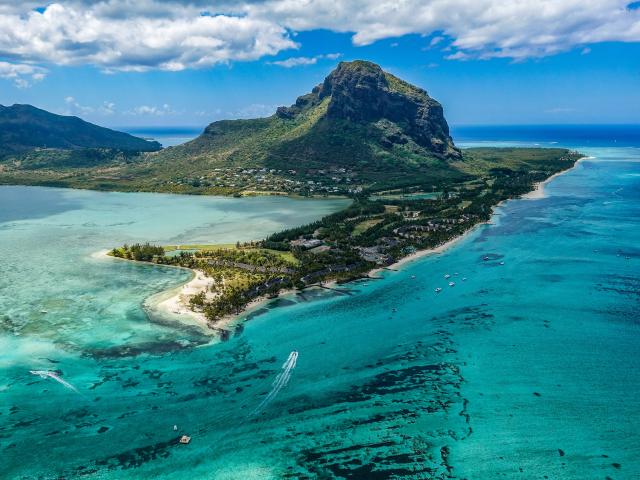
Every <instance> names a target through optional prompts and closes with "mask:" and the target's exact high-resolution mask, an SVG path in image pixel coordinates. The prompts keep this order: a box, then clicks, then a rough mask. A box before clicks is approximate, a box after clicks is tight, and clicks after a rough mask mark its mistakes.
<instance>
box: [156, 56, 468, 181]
mask: <svg viewBox="0 0 640 480" xmlns="http://www.w3.org/2000/svg"><path fill="white" fill-rule="evenodd" d="M460 158H461V154H460V151H459V150H458V149H457V148H456V147H455V145H454V144H453V141H452V139H451V137H450V136H449V127H448V125H447V122H446V120H445V119H444V115H443V111H442V106H441V105H440V104H439V103H438V102H437V101H435V100H434V99H432V98H431V97H429V95H427V92H426V91H424V90H423V89H421V88H418V87H415V86H413V85H411V84H409V83H407V82H405V81H403V80H400V79H399V78H397V77H395V76H393V75H391V74H390V73H387V72H384V71H383V70H382V68H380V67H379V66H378V65H376V64H374V63H371V62H367V61H354V62H342V63H340V64H339V65H338V67H337V68H336V69H335V70H334V71H332V72H331V73H330V74H329V75H328V76H327V77H326V79H325V80H324V82H323V83H321V84H320V85H318V86H316V87H315V88H314V89H313V90H312V91H311V93H308V94H306V95H303V96H301V97H299V98H298V99H297V100H296V103H295V104H293V105H291V106H290V107H280V108H278V110H277V111H276V112H275V114H274V115H272V116H271V117H268V118H259V119H252V120H224V121H218V122H214V123H212V124H211V125H209V126H208V127H207V128H206V129H205V131H204V133H203V134H202V135H200V136H199V137H198V138H196V139H194V140H192V141H191V142H188V143H186V144H184V145H180V146H177V147H172V148H168V149H166V150H164V151H163V152H161V153H160V154H158V155H157V157H156V160H157V161H158V162H162V161H163V160H169V161H171V162H172V163H174V164H175V162H180V161H184V162H185V164H187V165H185V167H186V168H187V170H193V169H194V168H198V167H201V166H205V165H206V166H207V167H237V166H244V167H267V168H275V169H285V170H286V169H291V168H323V167H327V166H344V167H349V168H354V169H357V170H359V171H366V170H370V171H379V170H389V169H397V168H400V169H402V170H407V169H409V170H414V169H416V168H421V167H429V168H434V169H437V168H445V169H446V168H447V162H448V161H450V160H457V159H460Z"/></svg>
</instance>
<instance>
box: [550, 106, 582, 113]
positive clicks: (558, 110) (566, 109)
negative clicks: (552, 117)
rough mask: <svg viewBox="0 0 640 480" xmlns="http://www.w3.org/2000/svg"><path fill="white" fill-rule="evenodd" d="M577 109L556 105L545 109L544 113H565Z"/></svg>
mask: <svg viewBox="0 0 640 480" xmlns="http://www.w3.org/2000/svg"><path fill="white" fill-rule="evenodd" d="M575 111H576V109H575V108H569V107H554V108H550V109H548V110H545V111H544V113H553V114H563V113H573V112H575Z"/></svg>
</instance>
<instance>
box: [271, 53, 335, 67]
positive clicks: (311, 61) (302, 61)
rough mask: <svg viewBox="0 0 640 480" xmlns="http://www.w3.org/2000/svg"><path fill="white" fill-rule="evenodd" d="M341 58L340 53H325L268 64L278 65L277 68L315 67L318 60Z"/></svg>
mask: <svg viewBox="0 0 640 480" xmlns="http://www.w3.org/2000/svg"><path fill="white" fill-rule="evenodd" d="M341 56H342V54H341V53H327V54H325V55H316V56H315V57H291V58H287V59H286V60H278V61H276V62H270V63H271V65H278V66H279V67H284V68H291V67H299V66H301V65H315V64H316V63H318V60H321V59H327V60H337V59H338V58H340V57H341Z"/></svg>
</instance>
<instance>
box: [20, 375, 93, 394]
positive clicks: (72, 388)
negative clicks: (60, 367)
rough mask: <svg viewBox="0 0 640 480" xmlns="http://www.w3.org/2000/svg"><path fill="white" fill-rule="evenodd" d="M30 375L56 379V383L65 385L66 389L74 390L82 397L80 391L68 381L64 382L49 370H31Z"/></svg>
mask: <svg viewBox="0 0 640 480" xmlns="http://www.w3.org/2000/svg"><path fill="white" fill-rule="evenodd" d="M29 373H31V374H32V375H38V376H39V377H40V378H45V379H46V378H52V379H54V380H55V381H56V382H58V383H60V384H62V385H64V386H65V387H67V388H68V389H70V390H73V391H74V392H76V393H79V394H80V395H82V394H81V393H80V392H79V391H78V389H77V388H76V387H74V386H73V385H71V384H70V383H69V382H67V381H66V380H63V379H62V378H60V377H59V376H58V375H57V374H56V373H55V372H51V371H49V370H29Z"/></svg>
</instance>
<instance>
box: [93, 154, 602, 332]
mask: <svg viewBox="0 0 640 480" xmlns="http://www.w3.org/2000/svg"><path fill="white" fill-rule="evenodd" d="M588 158H592V157H587V156H584V157H581V158H579V159H578V160H576V162H575V163H574V164H573V166H572V167H571V168H568V169H566V170H562V171H560V172H556V173H554V174H553V175H551V176H550V177H548V178H546V179H545V180H543V181H542V182H538V183H536V184H534V185H533V190H531V191H530V192H527V193H525V194H524V195H521V196H520V197H516V198H509V199H506V200H502V201H501V202H499V203H497V204H496V205H494V206H493V207H492V211H491V217H493V216H494V215H495V210H496V209H497V208H499V207H500V206H502V205H503V204H504V203H506V202H508V201H511V200H537V199H541V198H545V197H546V194H545V191H544V187H545V186H546V185H547V184H549V183H550V182H551V181H552V180H554V179H555V178H556V177H559V176H560V175H563V174H565V173H567V172H569V171H571V170H573V169H574V168H575V167H576V165H578V164H579V163H580V162H581V161H583V160H586V159H588ZM491 223H492V222H491V220H487V221H484V222H480V223H477V224H476V225H473V226H472V227H470V228H469V229H467V230H466V231H464V232H463V233H461V234H460V235H458V236H456V237H454V238H451V239H450V240H447V241H446V242H444V243H442V244H441V245H438V246H436V247H433V248H429V249H425V250H417V251H416V252H414V253H412V254H410V255H407V256H405V257H402V258H400V259H398V260H397V261H395V262H394V263H392V264H390V265H388V266H386V267H376V268H374V269H372V270H370V271H369V272H367V276H371V275H376V274H377V273H380V272H382V271H383V270H388V269H401V268H402V267H403V266H405V265H406V264H408V263H411V262H414V261H416V260H419V259H421V258H424V257H427V256H430V255H436V254H440V253H445V252H446V251H447V250H449V249H450V248H451V247H453V246H455V245H456V244H458V243H460V242H462V241H463V240H465V239H467V238H468V237H469V236H470V235H471V234H472V233H474V232H475V231H476V230H477V229H478V228H481V227H482V226H483V225H490V224H491ZM107 253H108V250H103V251H100V252H97V253H96V254H94V255H92V257H93V256H95V257H96V258H97V257H107V258H114V259H118V260H123V261H126V262H132V261H133V262H136V263H144V264H147V265H148V264H149V262H138V261H136V260H128V259H125V258H118V257H112V256H110V255H107ZM163 266H166V267H173V268H182V269H185V270H189V271H190V272H191V273H192V277H191V279H190V280H188V281H187V282H185V283H183V284H182V285H179V286H177V287H175V288H173V289H171V290H168V291H167V290H165V291H163V292H159V293H157V294H155V295H152V296H150V297H148V298H147V299H146V300H145V301H144V304H143V306H144V308H145V310H147V313H149V311H153V310H154V309H157V310H159V311H161V312H162V313H164V314H169V315H178V316H179V317H182V318H185V317H189V318H191V319H192V320H194V321H195V322H196V323H197V324H198V325H199V326H200V327H202V328H204V329H206V330H209V331H216V330H227V331H228V329H227V327H229V326H231V325H233V324H234V323H236V322H239V321H242V319H243V316H244V315H245V314H248V313H250V312H251V311H253V310H256V309H257V308H259V307H260V306H262V305H263V304H264V303H266V302H268V301H269V300H273V299H274V298H279V297H281V296H283V295H289V294H292V293H296V291H297V290H295V289H286V290H282V291H280V292H278V294H277V295H276V296H275V297H271V296H267V295H261V296H259V297H256V298H254V299H252V300H251V301H250V302H249V303H247V305H245V306H244V307H243V308H242V309H241V311H240V312H238V313H236V314H228V315H225V316H224V317H222V318H221V319H220V320H218V321H216V322H215V323H212V322H210V321H209V320H208V319H207V318H206V317H205V316H204V314H203V313H201V312H196V311H193V310H192V309H191V308H190V306H189V303H188V302H189V299H190V298H191V297H192V296H193V295H196V294H198V293H201V292H206V291H207V290H208V287H209V285H210V281H208V280H207V277H206V276H205V275H204V272H202V271H201V270H196V269H191V268H186V267H180V266H176V265H163ZM332 282H335V281H329V282H328V284H329V285H330V284H331V283H332ZM321 283H322V282H321ZM169 293H171V295H169ZM167 295H169V296H168V297H167ZM165 297H166V298H165Z"/></svg>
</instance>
